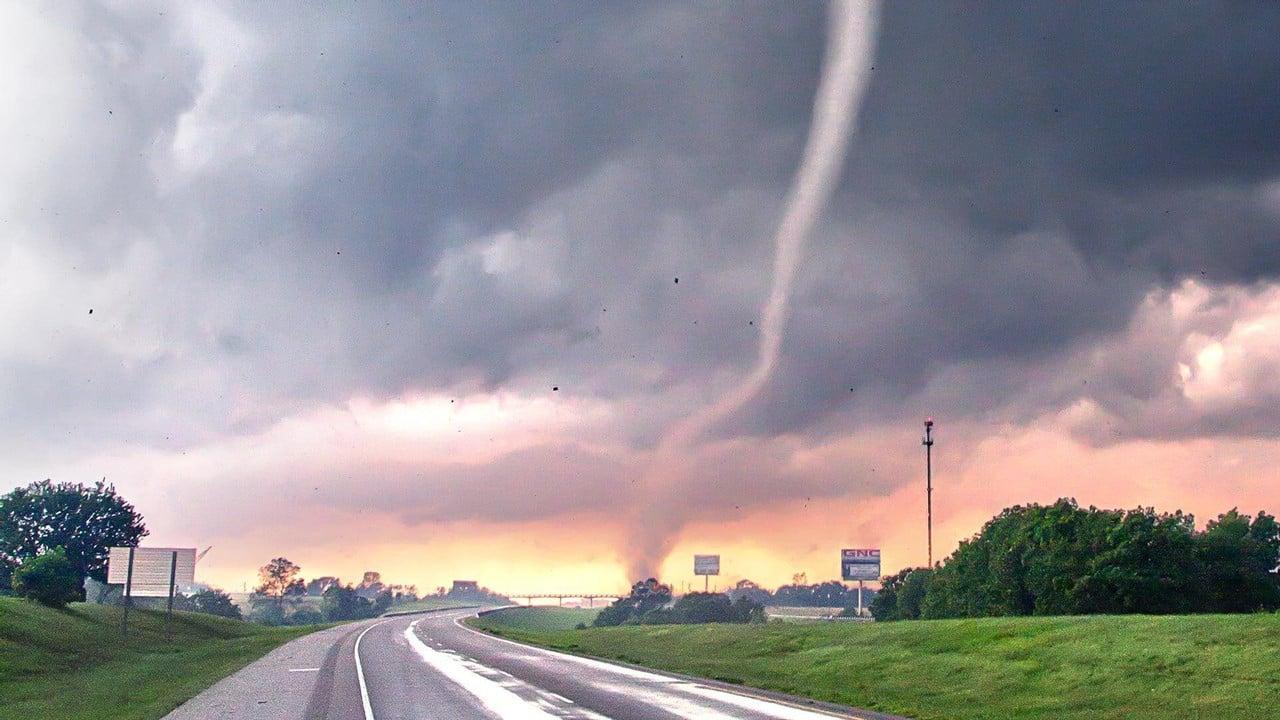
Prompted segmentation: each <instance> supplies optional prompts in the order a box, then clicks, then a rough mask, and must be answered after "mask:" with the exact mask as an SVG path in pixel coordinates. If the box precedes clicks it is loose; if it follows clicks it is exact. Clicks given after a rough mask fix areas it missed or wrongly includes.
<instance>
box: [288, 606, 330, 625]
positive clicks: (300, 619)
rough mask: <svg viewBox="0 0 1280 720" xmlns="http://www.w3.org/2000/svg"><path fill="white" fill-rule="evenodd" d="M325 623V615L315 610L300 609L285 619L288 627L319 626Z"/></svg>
mask: <svg viewBox="0 0 1280 720" xmlns="http://www.w3.org/2000/svg"><path fill="white" fill-rule="evenodd" d="M322 622H324V615H322V614H320V611H319V610H316V609H315V608H309V607H304V608H298V609H297V610H294V611H293V612H292V613H290V614H289V616H288V617H287V618H285V624H286V625H318V624H320V623H322Z"/></svg>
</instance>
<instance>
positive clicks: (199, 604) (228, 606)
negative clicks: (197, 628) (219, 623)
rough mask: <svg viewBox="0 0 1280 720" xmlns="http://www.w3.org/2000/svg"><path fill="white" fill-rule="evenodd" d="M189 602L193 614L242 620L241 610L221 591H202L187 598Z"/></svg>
mask: <svg viewBox="0 0 1280 720" xmlns="http://www.w3.org/2000/svg"><path fill="white" fill-rule="evenodd" d="M187 602H188V604H189V606H190V608H191V611H192V612H198V613H204V614H206V615H217V616H219V617H225V618H231V619H233V620H240V619H242V616H241V614H240V608H238V607H236V604H235V603H233V602H231V596H230V595H227V594H226V593H224V592H222V591H221V590H214V589H212V588H210V589H208V590H201V591H200V592H198V593H196V594H195V595H192V596H191V597H189V598H187Z"/></svg>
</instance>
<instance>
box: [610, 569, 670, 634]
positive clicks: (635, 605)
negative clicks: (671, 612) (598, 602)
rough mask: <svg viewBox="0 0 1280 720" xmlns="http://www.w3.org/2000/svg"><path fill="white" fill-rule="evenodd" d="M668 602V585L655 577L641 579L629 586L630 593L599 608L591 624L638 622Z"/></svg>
mask: <svg viewBox="0 0 1280 720" xmlns="http://www.w3.org/2000/svg"><path fill="white" fill-rule="evenodd" d="M669 602H671V586H670V585H664V584H662V583H660V582H658V580H657V579H656V578H649V579H647V580H641V581H640V582H637V583H635V584H634V585H632V586H631V594H630V595H628V596H627V597H624V598H618V600H616V601H615V602H614V603H613V604H611V605H609V606H608V607H606V608H604V609H603V610H601V611H600V613H599V614H597V615H596V619H595V620H594V621H592V624H593V625H595V626H596V627H606V626H610V625H621V624H623V623H626V622H633V621H636V622H638V621H639V620H640V619H641V618H643V617H644V616H645V615H647V614H649V613H651V612H653V611H655V610H658V609H660V608H662V607H663V606H664V605H666V604H667V603H669Z"/></svg>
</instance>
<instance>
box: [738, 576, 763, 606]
mask: <svg viewBox="0 0 1280 720" xmlns="http://www.w3.org/2000/svg"><path fill="white" fill-rule="evenodd" d="M729 597H730V598H732V599H733V601H734V602H737V601H738V600H739V599H741V598H746V599H748V600H750V601H752V602H754V603H756V604H758V605H761V606H763V605H768V604H769V603H771V602H772V601H773V593H771V592H769V591H768V590H765V589H764V588H762V587H760V586H759V585H757V584H756V583H754V582H752V581H750V580H739V581H738V582H737V583H736V584H735V585H734V586H733V588H732V589H730V590H729Z"/></svg>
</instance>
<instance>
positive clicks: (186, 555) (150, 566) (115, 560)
mask: <svg viewBox="0 0 1280 720" xmlns="http://www.w3.org/2000/svg"><path fill="white" fill-rule="evenodd" d="M130 550H132V551H133V581H132V583H130V585H131V589H130V591H129V595H130V596H132V597H169V574H170V572H172V571H173V570H174V569H175V568H174V566H173V554H174V553H175V552H176V553H178V563H177V568H176V570H177V572H176V574H175V575H174V585H175V587H179V588H180V587H182V586H184V585H191V584H192V583H194V582H195V581H196V549H195V548H142V547H140V548H127V547H113V548H111V553H110V555H108V556H107V582H108V583H109V584H111V585H120V586H122V587H123V586H124V584H125V582H126V580H128V577H129V551H130Z"/></svg>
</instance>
